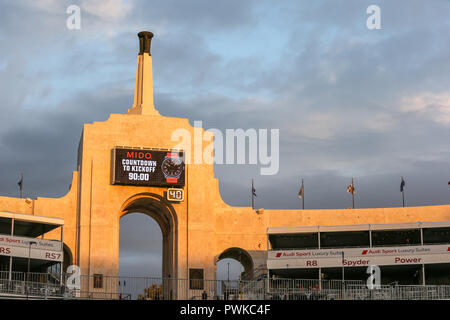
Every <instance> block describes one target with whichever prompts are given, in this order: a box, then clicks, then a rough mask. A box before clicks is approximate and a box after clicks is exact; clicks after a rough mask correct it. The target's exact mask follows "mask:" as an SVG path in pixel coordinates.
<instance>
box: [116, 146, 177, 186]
mask: <svg viewBox="0 0 450 320" xmlns="http://www.w3.org/2000/svg"><path fill="white" fill-rule="evenodd" d="M111 169H112V173H111V183H112V184H118V185H131V186H157V187H183V186H184V179H185V164H184V161H183V152H173V151H161V150H144V149H126V148H114V149H113V150H112V165H111Z"/></svg>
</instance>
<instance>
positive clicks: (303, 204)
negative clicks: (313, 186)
mask: <svg viewBox="0 0 450 320" xmlns="http://www.w3.org/2000/svg"><path fill="white" fill-rule="evenodd" d="M302 190H303V195H302V210H305V187H304V185H303V178H302Z"/></svg>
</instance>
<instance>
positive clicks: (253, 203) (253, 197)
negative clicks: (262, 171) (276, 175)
mask: <svg viewBox="0 0 450 320" xmlns="http://www.w3.org/2000/svg"><path fill="white" fill-rule="evenodd" d="M254 190H255V187H254V184H253V179H252V209H253V210H255V191H254Z"/></svg>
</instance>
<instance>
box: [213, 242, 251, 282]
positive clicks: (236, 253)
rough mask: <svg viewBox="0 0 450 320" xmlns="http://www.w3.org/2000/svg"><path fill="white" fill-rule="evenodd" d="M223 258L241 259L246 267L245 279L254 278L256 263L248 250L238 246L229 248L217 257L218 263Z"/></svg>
mask: <svg viewBox="0 0 450 320" xmlns="http://www.w3.org/2000/svg"><path fill="white" fill-rule="evenodd" d="M223 259H234V260H237V261H239V262H240V263H241V264H242V266H243V267H244V275H245V277H244V278H245V279H243V280H252V279H253V270H254V263H253V258H252V256H251V255H250V253H249V252H248V251H246V250H244V249H241V248H237V247H233V248H228V249H226V250H225V251H223V252H222V253H221V254H220V255H219V256H218V257H217V260H216V263H217V262H219V261H220V260H223Z"/></svg>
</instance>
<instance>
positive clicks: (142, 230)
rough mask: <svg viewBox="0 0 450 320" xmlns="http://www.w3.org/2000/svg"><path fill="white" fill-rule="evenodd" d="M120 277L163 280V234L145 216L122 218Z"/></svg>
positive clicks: (128, 215) (151, 220)
mask: <svg viewBox="0 0 450 320" xmlns="http://www.w3.org/2000/svg"><path fill="white" fill-rule="evenodd" d="M119 276H121V277H151V278H161V277H162V233H161V228H160V227H159V225H158V223H157V222H156V221H155V220H154V219H153V218H151V217H149V216H147V215H146V214H142V213H130V214H127V215H125V216H123V217H122V218H121V219H120V235H119Z"/></svg>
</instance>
